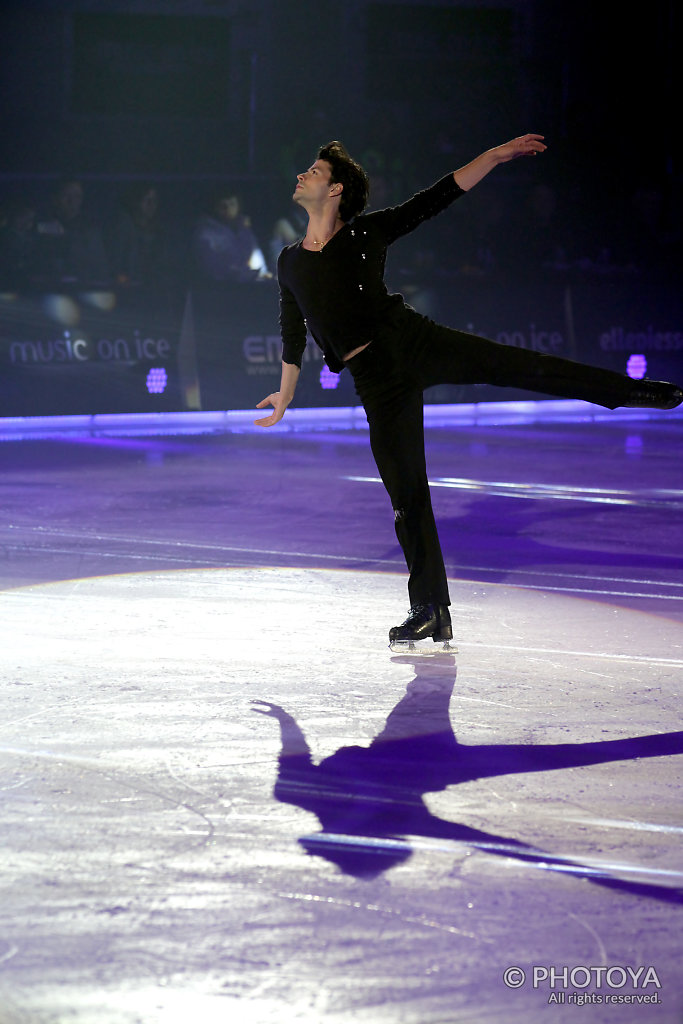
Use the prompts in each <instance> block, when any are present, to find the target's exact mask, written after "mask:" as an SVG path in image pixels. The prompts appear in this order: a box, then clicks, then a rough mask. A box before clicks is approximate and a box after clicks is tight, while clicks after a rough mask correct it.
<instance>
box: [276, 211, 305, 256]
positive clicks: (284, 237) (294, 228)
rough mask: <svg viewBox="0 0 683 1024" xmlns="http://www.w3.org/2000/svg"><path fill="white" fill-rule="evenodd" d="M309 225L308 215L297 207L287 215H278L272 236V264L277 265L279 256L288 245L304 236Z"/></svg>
mask: <svg viewBox="0 0 683 1024" xmlns="http://www.w3.org/2000/svg"><path fill="white" fill-rule="evenodd" d="M307 227H308V217H307V216H306V214H305V213H304V212H303V211H302V210H300V209H299V207H298V206H297V207H295V208H294V209H293V210H292V212H291V213H290V214H288V215H287V216H286V217H278V219H277V220H276V221H275V223H274V224H273V233H272V235H271V238H270V260H271V265H272V266H276V265H277V258H278V256H279V255H280V253H281V252H282V250H283V249H284V247H285V246H286V245H291V244H292V242H296V240H297V239H298V238H303V236H304V235H305V234H306V228H307Z"/></svg>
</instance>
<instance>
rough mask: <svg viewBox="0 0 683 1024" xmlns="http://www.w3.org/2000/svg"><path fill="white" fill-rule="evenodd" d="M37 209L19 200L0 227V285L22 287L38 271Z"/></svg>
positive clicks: (6, 211) (9, 208) (5, 215)
mask: <svg viewBox="0 0 683 1024" xmlns="http://www.w3.org/2000/svg"><path fill="white" fill-rule="evenodd" d="M36 239H37V235H36V210H35V207H34V206H32V205H31V204H30V203H27V202H25V201H22V200H19V201H17V202H14V203H11V204H10V205H9V206H8V207H7V208H6V210H5V212H4V216H3V218H2V225H1V226H0V284H1V285H3V286H4V287H10V288H20V287H22V285H25V284H28V283H29V282H30V281H31V279H32V277H33V276H34V274H35V270H36Z"/></svg>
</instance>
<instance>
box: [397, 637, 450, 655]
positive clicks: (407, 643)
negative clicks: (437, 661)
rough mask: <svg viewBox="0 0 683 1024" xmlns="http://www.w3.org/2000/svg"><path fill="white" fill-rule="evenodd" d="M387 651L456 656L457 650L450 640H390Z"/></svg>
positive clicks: (428, 638)
mask: <svg viewBox="0 0 683 1024" xmlns="http://www.w3.org/2000/svg"><path fill="white" fill-rule="evenodd" d="M389 650H390V651H392V653H394V654H425V655H428V654H457V653H458V648H457V647H456V646H455V644H454V643H453V642H452V641H451V640H437V641H436V643H434V641H433V640H432V638H431V637H427V639H426V640H391V641H390V642H389Z"/></svg>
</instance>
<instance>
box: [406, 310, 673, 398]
mask: <svg viewBox="0 0 683 1024" xmlns="http://www.w3.org/2000/svg"><path fill="white" fill-rule="evenodd" d="M416 355H417V356H418V359H419V364H420V373H421V380H422V383H423V385H424V386H425V387H429V386H431V385H433V384H445V383H449V384H493V385H497V386H499V387H514V388H521V389H523V390H526V391H536V392H540V393H541V394H545V395H554V396H556V397H558V398H574V399H580V400H582V401H584V402H592V403H594V404H595V405H601V406H603V407H604V408H607V409H616V408H619V407H620V406H626V407H641V408H658V409H673V408H675V407H676V406H677V405H680V404H681V402H683V390H681V388H679V387H677V386H676V385H674V384H668V383H665V382H663V381H648V380H643V381H634V380H632V379H631V378H630V377H628V376H627V375H626V374H623V373H617V372H616V371H615V370H606V369H605V368H604V367H599V366H589V365H588V364H586V363H580V362H577V361H575V360H573V359H564V358H562V357H560V356H551V355H545V354H544V353H540V352H535V351H532V350H530V349H524V348H515V347H513V346H511V345H502V344H500V343H499V342H495V341H490V340H489V339H488V338H480V337H477V336H476V335H472V334H466V333H465V332H463V331H456V330H454V329H452V328H450V327H442V326H441V325H438V324H433V323H430V322H429V321H425V320H423V322H422V324H421V325H420V329H419V331H418V332H417V340H416Z"/></svg>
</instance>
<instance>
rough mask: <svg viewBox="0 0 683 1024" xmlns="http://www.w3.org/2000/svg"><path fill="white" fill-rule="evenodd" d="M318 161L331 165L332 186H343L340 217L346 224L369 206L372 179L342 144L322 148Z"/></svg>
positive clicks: (332, 144)
mask: <svg viewBox="0 0 683 1024" xmlns="http://www.w3.org/2000/svg"><path fill="white" fill-rule="evenodd" d="M318 160H324V161H325V163H326V164H328V165H329V168H330V184H331V185H341V186H342V188H341V193H340V195H341V199H340V203H339V216H340V217H341V219H342V220H343V221H345V222H346V221H350V220H352V218H353V217H356V216H358V214H359V213H362V212H363V210H364V209H365V207H366V206H367V205H368V196H369V194H370V179H369V178H368V176H367V174H366V173H365V171H364V170H363V168H362V167H361V165H360V164H359V163H358V162H357V161H356V160H354V159H353V158H352V157H351V156H350V155H349V153H348V152H347V150H346V147H345V146H344V145H343V144H342V143H341V142H328V143H327V145H326V146H322V147H321V148H320V150H319V152H318Z"/></svg>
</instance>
